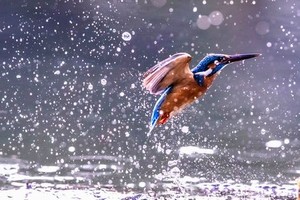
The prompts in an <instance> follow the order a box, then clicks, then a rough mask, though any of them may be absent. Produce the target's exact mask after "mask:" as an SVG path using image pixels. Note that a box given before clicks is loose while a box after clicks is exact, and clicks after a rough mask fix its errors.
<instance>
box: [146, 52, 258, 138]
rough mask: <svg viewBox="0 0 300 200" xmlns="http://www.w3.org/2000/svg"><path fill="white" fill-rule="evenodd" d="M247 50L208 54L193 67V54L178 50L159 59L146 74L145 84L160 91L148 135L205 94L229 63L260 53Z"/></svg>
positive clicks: (150, 88)
mask: <svg viewBox="0 0 300 200" xmlns="http://www.w3.org/2000/svg"><path fill="white" fill-rule="evenodd" d="M260 55H261V54H259V53H248V54H234V55H226V54H208V55H207V56H205V57H204V58H203V59H202V60H201V61H200V62H199V63H198V65H197V66H196V67H194V68H193V69H190V62H191V60H192V56H191V55H190V54H188V53H176V54H174V55H172V56H170V57H169V58H167V59H165V60H163V61H161V62H158V63H157V64H156V65H155V66H153V67H151V68H150V69H149V70H148V71H146V73H144V76H143V87H144V88H145V89H146V90H148V91H149V92H150V93H151V94H154V95H161V96H160V97H159V98H158V100H157V102H156V104H155V106H154V108H153V111H152V116H151V121H150V130H149V132H148V136H149V135H150V133H151V131H152V130H153V128H154V127H155V126H156V125H161V124H165V123H166V122H167V121H168V119H169V118H170V117H172V116H174V115H176V114H177V113H179V112H180V111H181V110H183V109H184V108H186V107H187V106H189V105H190V104H192V103H193V102H194V101H195V100H197V99H198V98H200V97H202V96H203V95H204V94H205V93H206V91H207V90H208V89H209V88H210V87H211V85H212V83H213V81H214V80H215V79H216V77H217V76H218V75H219V73H220V72H221V70H222V69H224V68H225V67H226V66H227V65H228V64H230V63H232V62H236V61H242V60H245V59H249V58H254V57H257V56H260Z"/></svg>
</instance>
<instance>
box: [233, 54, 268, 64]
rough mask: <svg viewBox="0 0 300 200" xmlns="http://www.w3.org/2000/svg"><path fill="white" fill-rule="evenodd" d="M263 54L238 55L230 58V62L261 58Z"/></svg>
mask: <svg viewBox="0 0 300 200" xmlns="http://www.w3.org/2000/svg"><path fill="white" fill-rule="evenodd" d="M261 55H262V54H261V53H248V54H236V55H230V56H229V62H236V61H241V60H246V59H250V58H255V57H258V56H261Z"/></svg>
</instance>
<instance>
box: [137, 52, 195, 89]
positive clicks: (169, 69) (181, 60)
mask: <svg viewBox="0 0 300 200" xmlns="http://www.w3.org/2000/svg"><path fill="white" fill-rule="evenodd" d="M190 61H191V56H190V55H189V54H187V53H177V54H174V55H172V56H171V57H169V58H167V59H165V60H163V61H161V62H159V63H158V64H156V65H155V66H153V67H152V68H150V69H149V70H148V71H147V72H146V73H145V74H144V80H143V86H144V87H145V88H146V89H147V90H148V91H149V92H150V93H151V94H160V93H162V92H163V91H164V90H165V89H166V88H167V87H169V86H170V85H172V84H173V83H175V82H177V81H178V80H181V79H182V78H185V77H186V75H187V74H188V75H191V74H192V72H191V70H190V68H189V62H190Z"/></svg>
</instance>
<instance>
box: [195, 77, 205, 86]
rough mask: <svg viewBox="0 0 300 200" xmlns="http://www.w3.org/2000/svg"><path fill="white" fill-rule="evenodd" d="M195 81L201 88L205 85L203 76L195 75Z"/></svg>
mask: <svg viewBox="0 0 300 200" xmlns="http://www.w3.org/2000/svg"><path fill="white" fill-rule="evenodd" d="M194 79H195V81H196V82H197V83H198V84H199V85H200V86H203V85H204V76H203V75H197V74H194Z"/></svg>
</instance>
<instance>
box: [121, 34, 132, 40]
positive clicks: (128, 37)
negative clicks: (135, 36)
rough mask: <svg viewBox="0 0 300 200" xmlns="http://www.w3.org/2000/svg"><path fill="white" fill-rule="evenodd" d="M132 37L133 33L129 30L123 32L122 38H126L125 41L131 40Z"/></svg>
mask: <svg viewBox="0 0 300 200" xmlns="http://www.w3.org/2000/svg"><path fill="white" fill-rule="evenodd" d="M131 38H132V36H131V34H130V33H129V32H124V33H122V39H123V40H124V41H126V42H127V41H130V40H131Z"/></svg>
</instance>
